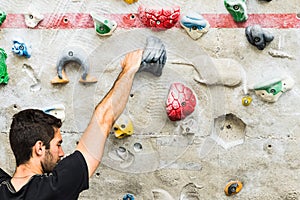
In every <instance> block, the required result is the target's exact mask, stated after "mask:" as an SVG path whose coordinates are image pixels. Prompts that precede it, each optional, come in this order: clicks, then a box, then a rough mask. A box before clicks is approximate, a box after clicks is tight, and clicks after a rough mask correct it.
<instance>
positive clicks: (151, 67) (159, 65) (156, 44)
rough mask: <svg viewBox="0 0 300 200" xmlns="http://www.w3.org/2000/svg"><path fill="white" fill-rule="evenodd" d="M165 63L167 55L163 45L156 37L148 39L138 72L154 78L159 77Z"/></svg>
mask: <svg viewBox="0 0 300 200" xmlns="http://www.w3.org/2000/svg"><path fill="white" fill-rule="evenodd" d="M166 61H167V53H166V48H165V45H164V44H163V43H162V41H161V40H160V39H159V38H157V37H154V36H150V37H148V38H147V44H146V47H145V49H144V53H143V57H142V62H141V66H140V69H139V71H146V72H150V73H152V74H153V75H155V76H161V74H162V69H163V67H164V66H165V64H166Z"/></svg>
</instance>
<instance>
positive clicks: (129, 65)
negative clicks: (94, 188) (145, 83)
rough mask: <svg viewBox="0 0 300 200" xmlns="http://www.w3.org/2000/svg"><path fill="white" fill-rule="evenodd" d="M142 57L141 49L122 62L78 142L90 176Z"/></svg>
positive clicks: (99, 159)
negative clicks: (120, 68)
mask: <svg viewBox="0 0 300 200" xmlns="http://www.w3.org/2000/svg"><path fill="white" fill-rule="evenodd" d="M141 58H142V50H137V51H134V52H131V53H129V54H127V55H126V56H125V59H124V60H123V61H122V63H121V64H122V71H121V72H120V74H119V76H118V78H117V80H116V81H115V83H114V85H113V87H112V88H111V89H110V91H109V92H108V93H107V94H106V96H105V97H104V98H103V99H102V101H101V102H100V103H99V104H98V105H97V106H96V108H95V111H94V113H93V116H92V118H91V121H90V123H89V125H88V127H87V129H86V130H85V131H84V133H83V135H82V137H81V139H80V141H79V143H78V146H77V150H79V151H80V152H81V153H82V154H83V156H84V158H85V160H86V162H87V165H88V170H89V177H91V176H92V175H93V173H94V172H95V170H96V169H97V167H98V165H99V164H100V161H101V158H102V155H103V152H104V146H105V141H106V139H107V137H108V134H109V132H110V131H111V128H112V126H113V124H114V122H115V120H116V119H118V117H119V116H120V115H121V114H122V112H123V110H124V108H125V106H126V104H127V100H128V96H129V94H130V90H131V87H132V83H133V79H134V76H135V74H136V72H137V71H138V69H139V66H140V64H141Z"/></svg>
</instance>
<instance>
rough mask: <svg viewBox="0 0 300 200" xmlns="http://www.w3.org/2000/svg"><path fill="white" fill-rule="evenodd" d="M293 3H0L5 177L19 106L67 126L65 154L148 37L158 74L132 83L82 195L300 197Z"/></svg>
mask: <svg viewBox="0 0 300 200" xmlns="http://www.w3.org/2000/svg"><path fill="white" fill-rule="evenodd" d="M299 8H300V2H299V1H298V0H289V1H280V0H271V1H264V0H251V1H250V0H248V1H246V0H235V1H234V0H225V2H223V1H220V0H212V1H205V0H190V1H179V0H175V1H171V0H164V1H147V0H139V1H130V0H128V1H123V0H110V1H104V0H102V1H96V0H91V1H84V0H62V1H58V0H52V1H50V2H49V1H45V0H41V1H24V0H20V1H1V2H0V11H2V12H1V14H0V48H1V49H2V50H1V49H0V55H1V56H0V59H1V60H0V73H1V74H0V81H1V84H0V99H1V101H0V102H1V104H0V130H1V133H0V144H1V145H0V152H1V154H0V167H1V168H3V169H4V170H6V171H7V172H9V173H10V174H12V173H13V172H14V169H15V163H14V162H15V161H14V158H13V154H12V152H11V150H10V147H9V142H8V132H9V126H10V123H11V118H12V116H13V114H15V113H16V112H18V111H20V110H22V109H26V108H39V109H42V110H44V111H45V112H48V113H49V114H54V115H56V116H57V117H59V118H61V119H63V120H64V123H63V126H62V128H61V131H62V136H63V140H64V143H63V148H64V151H65V153H66V154H70V153H72V152H73V150H74V149H75V147H76V143H77V141H78V140H79V138H80V136H81V135H82V133H83V131H84V129H85V128H86V126H87V124H88V122H89V119H90V117H91V115H92V112H93V110H94V107H95V106H96V105H97V104H98V102H99V101H100V100H101V99H102V98H103V97H104V96H105V94H106V93H107V91H108V90H109V89H110V87H111V86H112V84H113V82H114V80H115V79H116V77H117V76H118V73H119V72H120V70H121V67H120V61H121V60H122V59H123V58H124V55H125V54H126V53H127V52H130V51H133V50H136V49H140V48H141V49H144V48H146V46H147V39H148V38H149V37H155V38H158V39H159V40H160V41H161V42H162V43H163V46H164V48H165V51H166V60H165V63H163V68H162V69H161V70H162V71H161V74H160V73H158V74H155V73H154V74H151V73H149V72H146V71H141V72H139V73H138V74H137V75H136V77H135V80H134V83H133V87H132V90H131V94H130V97H129V100H128V103H127V106H126V109H125V110H124V112H123V114H122V115H121V117H120V118H119V119H118V121H117V122H116V124H115V125H114V127H113V129H112V132H111V135H110V136H109V138H108V140H107V143H106V148H105V153H104V157H103V159H102V163H101V166H100V167H99V168H98V170H97V171H96V173H95V175H94V176H93V177H92V178H91V180H90V189H89V190H88V191H84V192H83V193H81V195H80V199H82V200H83V199H99V200H102V199H112V200H115V199H123V198H124V199H126V198H127V199H137V200H140V199H145V200H148V199H154V200H173V199H174V200H192V199H195V200H196V199H199V200H200V199H228V198H229V197H228V196H230V195H232V196H234V198H235V199H243V200H244V199H251V200H252V199H286V200H290V199H299V198H300V189H299V188H300V177H299V174H300V160H299V152H300V145H299V142H300V126H299V124H300V120H299V114H300V112H299V111H300V106H299V103H298V102H299V101H300V90H299V87H300V81H299V78H298V77H299V76H300V70H299V65H300V52H299V47H300V42H299V41H300V30H299V28H300V10H299ZM5 55H6V56H5ZM5 57H7V58H5ZM178 109H179V110H178ZM126 195H127V197H126Z"/></svg>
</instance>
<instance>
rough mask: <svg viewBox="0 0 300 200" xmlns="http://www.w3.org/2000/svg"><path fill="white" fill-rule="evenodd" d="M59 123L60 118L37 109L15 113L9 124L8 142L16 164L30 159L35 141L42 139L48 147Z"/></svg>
mask: <svg viewBox="0 0 300 200" xmlns="http://www.w3.org/2000/svg"><path fill="white" fill-rule="evenodd" d="M61 125H62V122H61V120H60V119H57V118H56V117H54V116H52V115H48V114H46V113H44V112H43V111H41V110H37V109H27V110H23V111H20V112H19V113H17V114H15V115H14V116H13V120H12V123H11V126H10V132H9V142H10V146H11V148H12V151H13V153H14V155H15V158H16V164H17V166H19V165H21V164H24V163H26V162H27V161H28V160H29V159H30V157H31V155H32V147H33V146H34V145H35V143H36V142H37V141H42V142H43V143H44V145H45V146H46V149H49V148H50V141H51V140H52V139H53V138H54V133H55V131H54V129H55V128H60V127H61Z"/></svg>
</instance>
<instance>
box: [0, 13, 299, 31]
mask: <svg viewBox="0 0 300 200" xmlns="http://www.w3.org/2000/svg"><path fill="white" fill-rule="evenodd" d="M130 15H134V16H135V18H134V19H132V18H129V17H130ZM202 15H203V17H204V18H205V19H206V20H207V21H209V23H210V26H211V27H212V28H244V27H247V26H249V25H253V24H259V25H261V26H262V27H264V28H280V29H285V28H300V19H299V18H297V17H296V13H285V14H249V18H248V20H247V21H246V22H243V23H236V22H234V21H233V18H232V17H231V15H230V14H202ZM103 16H106V17H107V18H108V19H111V20H115V21H116V22H117V23H118V27H119V28H124V29H129V28H146V27H145V25H144V24H142V23H141V21H140V20H139V19H138V14H136V13H134V14H109V15H103ZM44 17H45V18H44V19H43V20H42V21H41V22H40V23H39V24H38V26H36V27H35V28H34V29H88V28H94V22H93V19H92V17H91V16H90V14H88V13H64V14H44ZM66 20H67V21H66ZM175 27H177V28H179V27H180V24H179V22H178V23H177V24H176V25H175ZM0 28H1V29H3V28H16V29H18V28H27V26H26V24H25V20H24V15H23V14H7V17H6V20H5V21H4V23H3V24H2V25H1V27H0Z"/></svg>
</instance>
